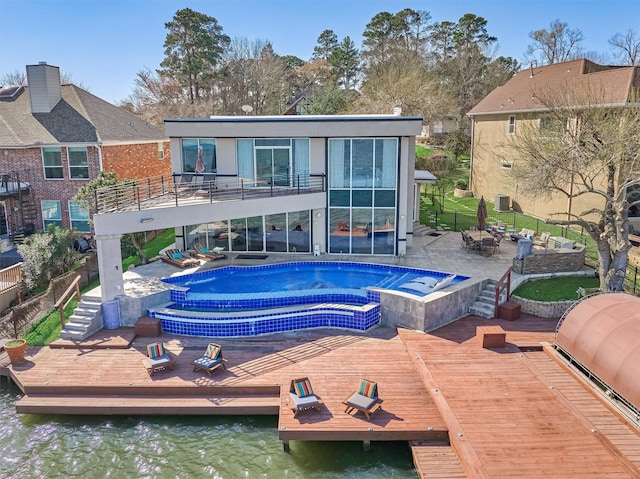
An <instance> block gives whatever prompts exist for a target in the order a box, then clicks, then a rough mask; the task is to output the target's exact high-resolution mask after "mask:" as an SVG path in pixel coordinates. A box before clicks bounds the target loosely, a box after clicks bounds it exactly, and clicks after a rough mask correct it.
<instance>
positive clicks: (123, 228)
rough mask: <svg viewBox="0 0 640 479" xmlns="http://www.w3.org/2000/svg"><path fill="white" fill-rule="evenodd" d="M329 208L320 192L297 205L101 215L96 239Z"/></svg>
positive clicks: (241, 204) (285, 199) (269, 201)
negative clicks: (244, 217) (98, 237)
mask: <svg viewBox="0 0 640 479" xmlns="http://www.w3.org/2000/svg"><path fill="white" fill-rule="evenodd" d="M326 206H327V194H326V193H325V192H319V193H310V194H305V195H296V196H295V201H292V197H291V196H279V197H274V198H256V199H244V200H238V201H219V202H213V203H210V202H203V203H200V204H194V205H185V206H166V207H160V208H149V209H143V210H140V211H122V212H114V213H101V214H96V215H94V216H93V223H94V229H95V234H96V236H101V235H113V234H126V233H137V232H141V231H149V230H160V229H167V228H175V227H180V226H189V225H195V224H202V223H209V222H213V221H224V220H227V219H231V218H238V217H239V216H263V215H271V214H278V213H285V212H290V211H302V210H312V209H320V208H326ZM245 212H246V213H247V214H245Z"/></svg>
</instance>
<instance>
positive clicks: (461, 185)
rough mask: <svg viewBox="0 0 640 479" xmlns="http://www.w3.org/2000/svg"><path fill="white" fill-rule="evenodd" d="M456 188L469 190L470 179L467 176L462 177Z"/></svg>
mask: <svg viewBox="0 0 640 479" xmlns="http://www.w3.org/2000/svg"><path fill="white" fill-rule="evenodd" d="M456 188H458V189H459V190H468V189H469V180H467V179H466V178H460V179H459V180H457V181H456Z"/></svg>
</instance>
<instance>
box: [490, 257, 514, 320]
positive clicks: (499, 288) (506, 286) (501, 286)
mask: <svg viewBox="0 0 640 479" xmlns="http://www.w3.org/2000/svg"><path fill="white" fill-rule="evenodd" d="M512 272H513V268H509V269H508V270H507V272H506V273H505V274H503V275H502V278H500V279H499V280H498V282H497V283H496V285H495V291H496V296H495V297H496V299H495V304H494V306H493V317H494V318H497V317H498V307H499V306H500V304H501V303H500V297H501V296H502V293H503V292H504V291H505V290H506V291H507V296H506V298H505V301H509V298H510V297H511V273H512Z"/></svg>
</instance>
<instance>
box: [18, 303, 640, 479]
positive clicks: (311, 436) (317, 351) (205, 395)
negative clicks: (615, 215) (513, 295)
mask: <svg viewBox="0 0 640 479" xmlns="http://www.w3.org/2000/svg"><path fill="white" fill-rule="evenodd" d="M480 325H499V326H501V327H502V328H503V329H504V331H505V332H506V343H505V346H504V347H502V348H489V349H487V348H482V346H481V344H480V343H479V341H478V339H477V338H476V328H477V326H480ZM555 326H556V321H555V320H545V319H540V318H534V317H530V316H527V315H523V318H522V319H519V320H516V321H504V320H499V319H497V320H486V319H482V318H478V317H474V316H468V317H466V318H462V319H460V320H458V321H456V322H455V323H452V324H450V325H447V326H445V327H443V328H440V329H438V330H437V331H434V332H431V333H422V332H417V331H410V330H398V331H395V330H391V329H388V328H382V327H381V328H378V329H376V330H374V331H372V332H370V333H369V334H366V335H365V334H353V333H349V332H336V331H329V330H317V331H313V332H305V333H291V334H287V335H279V336H272V337H264V338H255V339H249V340H224V341H220V342H221V343H222V346H223V351H224V356H225V358H226V359H228V364H227V366H228V369H227V370H226V371H224V370H222V371H219V372H216V373H215V374H213V376H212V377H211V378H209V377H208V376H207V375H206V374H202V373H194V372H193V371H192V368H191V365H190V363H191V360H192V359H195V358H196V357H199V356H200V355H201V354H202V352H203V351H204V348H205V346H206V343H207V342H208V340H206V339H203V338H178V337H175V336H162V337H161V338H136V339H135V340H134V341H133V342H132V343H131V347H129V348H127V349H95V348H88V347H86V348H82V347H80V348H71V347H68V346H65V347H64V349H53V348H41V349H39V350H38V349H35V350H34V349H31V350H28V352H27V353H28V357H27V359H26V360H25V361H24V362H23V363H21V364H18V365H11V366H8V371H9V372H10V374H11V375H12V377H13V378H14V380H15V381H16V382H17V383H18V384H19V385H20V387H21V388H22V389H23V391H24V392H25V394H26V395H25V397H24V398H23V399H21V400H20V401H19V402H18V404H17V409H18V411H19V412H47V413H65V414H278V415H279V422H278V436H279V438H280V439H281V440H283V441H290V440H328V441H338V440H359V441H360V440H361V441H365V442H366V441H387V440H402V441H409V442H410V445H411V449H412V454H413V458H414V463H415V466H416V470H417V473H418V475H419V476H420V477H421V478H445V477H446V478H451V479H456V478H462V477H469V478H471V477H486V478H502V477H518V478H521V477H522V478H529V477H530V478H539V477H563V478H576V479H577V478H592V477H593V478H595V477H598V478H599V477H609V476H610V477H616V478H626V477H640V438H639V437H638V430H637V428H636V427H635V426H636V425H635V424H629V421H625V420H624V419H623V418H621V417H620V415H619V414H617V413H616V411H615V410H613V409H611V408H608V407H607V406H605V405H604V403H603V402H602V398H599V397H598V396H597V395H596V394H594V393H592V392H590V391H589V388H585V386H584V385H583V384H582V383H581V382H580V380H579V379H578V378H577V377H576V376H574V374H572V373H571V372H570V371H568V370H567V369H566V368H564V367H563V366H562V364H561V362H558V361H556V360H555V359H554V358H553V357H552V356H553V355H554V354H555V352H554V351H552V350H551V351H547V350H543V346H542V344H543V343H545V342H548V343H550V342H552V341H553V336H554V331H555ZM99 334H103V335H104V334H112V335H113V331H111V332H105V331H103V332H101V333H99ZM157 339H161V340H163V341H164V342H165V343H166V344H167V347H168V349H169V350H170V351H171V352H172V353H173V354H174V355H176V357H177V364H176V368H175V370H173V371H171V370H170V371H166V372H159V373H156V374H154V375H153V376H149V375H148V374H147V372H146V371H145V369H144V368H143V367H142V365H141V362H140V359H141V358H142V357H143V356H144V350H145V348H146V345H147V344H148V343H149V342H153V341H156V340H157ZM94 342H95V345H100V344H101V345H104V344H106V343H107V339H106V338H105V337H101V336H100V335H98V336H96V337H94ZM302 376H307V377H309V378H310V379H311V382H312V385H313V388H314V391H315V392H316V393H317V394H318V395H319V396H320V397H321V399H322V401H323V403H324V405H323V407H322V408H321V410H320V411H305V412H302V413H300V414H299V415H298V417H297V418H294V417H293V413H292V412H291V409H290V408H289V405H288V404H287V396H288V389H289V382H290V380H291V379H292V378H295V377H302ZM360 378H366V379H370V380H373V381H376V382H378V386H379V390H380V397H381V398H382V399H384V403H383V405H382V410H381V411H378V412H377V413H376V414H374V415H373V416H372V418H371V420H369V421H367V420H366V419H365V418H364V416H363V415H362V414H360V413H358V414H346V413H345V412H344V406H343V405H342V400H343V399H344V398H345V397H347V396H348V395H349V394H350V393H351V392H353V391H354V389H355V387H356V386H357V383H358V381H359V379H360ZM592 431H595V432H592Z"/></svg>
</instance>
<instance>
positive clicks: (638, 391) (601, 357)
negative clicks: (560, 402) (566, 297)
mask: <svg viewBox="0 0 640 479" xmlns="http://www.w3.org/2000/svg"><path fill="white" fill-rule="evenodd" d="M556 345H557V346H559V347H560V348H562V349H563V350H564V351H566V352H567V353H568V354H570V355H571V356H572V357H573V358H574V359H575V360H576V361H578V362H579V363H580V364H581V365H582V366H584V367H585V368H586V369H588V370H589V371H591V372H592V373H593V374H594V375H596V376H597V377H598V378H600V379H601V380H602V381H604V382H605V383H607V384H608V385H609V387H611V388H612V389H613V390H614V391H615V392H616V393H618V394H619V395H620V396H622V397H623V398H624V399H626V400H627V401H628V402H630V403H631V404H632V405H633V406H634V407H636V408H637V409H640V380H638V378H640V298H637V297H635V296H631V295H628V294H624V293H606V294H599V295H596V296H593V297H590V298H586V299H584V300H583V301H582V302H580V303H579V304H578V305H576V307H574V308H573V309H572V310H571V311H569V313H568V314H567V316H566V317H565V319H564V321H563V322H562V324H561V325H560V329H559V330H558V334H557V336H556Z"/></svg>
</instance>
